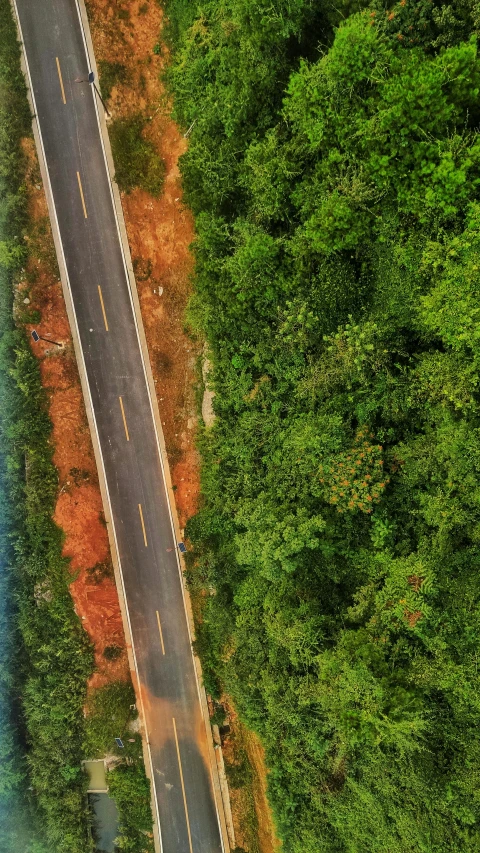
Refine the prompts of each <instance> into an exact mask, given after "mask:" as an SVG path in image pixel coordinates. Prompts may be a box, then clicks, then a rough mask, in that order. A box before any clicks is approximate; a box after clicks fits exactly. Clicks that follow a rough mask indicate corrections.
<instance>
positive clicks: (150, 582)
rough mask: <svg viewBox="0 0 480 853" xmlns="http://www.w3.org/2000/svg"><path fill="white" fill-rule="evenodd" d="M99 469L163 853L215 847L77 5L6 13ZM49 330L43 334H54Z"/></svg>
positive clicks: (194, 700) (206, 851) (181, 608)
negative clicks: (12, 26)
mask: <svg viewBox="0 0 480 853" xmlns="http://www.w3.org/2000/svg"><path fill="white" fill-rule="evenodd" d="M16 7H17V14H18V17H19V21H20V28H21V35H22V39H23V43H24V49H25V54H26V58H27V64H28V69H29V74H30V79H31V86H32V91H33V96H34V101H35V109H36V113H37V121H38V125H39V129H40V133H41V137H42V140H43V147H44V152H45V160H46V165H47V169H48V173H49V178H50V184H51V189H52V195H53V201H54V206H55V211H56V219H57V221H58V228H59V232H60V237H61V243H62V245H63V254H64V259H65V265H66V269H67V272H68V279H69V282H70V288H71V293H72V298H73V305H74V311H75V315H76V321H77V325H78V332H79V339H80V344H81V348H82V351H83V356H84V361H85V367H86V375H87V379H88V384H89V388H90V395H91V400H92V404H93V411H94V416H95V421H96V425H97V432H98V437H99V443H100V448H101V454H102V457H103V463H104V469H105V475H106V482H107V487H108V492H109V497H110V504H111V510H112V519H113V523H114V528H115V535H116V540H117V544H118V553H119V557H120V562H121V569H122V575H123V581H124V587H125V594H126V601H127V606H128V612H129V617H130V624H131V632H132V638H133V645H134V650H135V656H136V661H137V669H138V676H139V681H140V685H141V690H142V699H143V707H144V712H145V723H146V727H147V732H148V739H149V743H150V751H151V759H152V770H153V776H154V780H153V781H154V786H155V797H156V802H157V804H158V816H159V822H160V830H161V841H162V848H163V853H220V851H221V850H222V843H221V835H220V829H219V822H218V817H217V811H216V807H215V799H214V794H213V787H212V778H211V771H210V764H209V757H208V744H207V738H206V730H205V723H204V720H203V717H202V712H201V705H200V699H199V693H198V686H197V682H196V675H195V669H194V662H193V657H192V651H191V645H190V639H189V632H188V623H187V617H186V612H185V605H184V599H183V590H182V582H181V577H180V573H179V567H178V561H177V554H176V543H175V540H174V533H173V528H172V522H171V516H170V510H169V505H168V497H167V492H166V488H165V482H164V477H163V473H162V467H161V461H160V451H159V446H158V441H157V435H156V432H155V423H154V418H153V414H152V406H151V401H150V397H149V391H148V385H147V380H146V375H145V371H144V365H143V360H142V351H141V347H140V343H139V338H138V333H137V328H136V322H135V314H134V310H133V307H132V302H131V297H130V292H129V286H128V279H127V274H126V270H125V265H124V258H123V254H122V247H121V242H120V238H119V233H118V228H117V222H116V218H115V211H114V204H113V198H112V193H111V187H110V183H109V176H108V172H107V167H106V162H105V157H104V152H103V148H102V142H101V136H100V131H99V125H98V120H97V114H96V110H95V103H94V97H96V96H95V93H94V91H93V88H92V87H91V86H90V85H89V84H88V82H86V83H79V82H75V81H76V80H77V79H85V78H87V76H88V72H89V71H90V68H89V67H88V59H87V55H86V49H85V45H84V40H83V34H82V28H81V22H80V18H79V14H78V11H77V5H76V2H75V0H41V2H40V0H16ZM53 333H54V330H53V329H52V334H53Z"/></svg>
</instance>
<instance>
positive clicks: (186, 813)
mask: <svg viewBox="0 0 480 853" xmlns="http://www.w3.org/2000/svg"><path fill="white" fill-rule="evenodd" d="M172 720H173V731H174V733H175V744H176V746H177V758H178V766H179V769H180V782H181V783H182V794H183V805H184V807H185V818H186V820H187V832H188V843H189V846H190V853H193V847H192V834H191V832H190V821H189V819H188V808H187V797H186V795H185V784H184V782H183V770H182V762H181V759H180V748H179V746H178V737H177V726H176V724H175V717H172Z"/></svg>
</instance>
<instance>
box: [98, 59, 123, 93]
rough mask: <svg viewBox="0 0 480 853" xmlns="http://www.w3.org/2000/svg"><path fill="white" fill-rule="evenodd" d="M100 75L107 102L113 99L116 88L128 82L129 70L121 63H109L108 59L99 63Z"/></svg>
mask: <svg viewBox="0 0 480 853" xmlns="http://www.w3.org/2000/svg"><path fill="white" fill-rule="evenodd" d="M98 73H99V75H100V86H101V89H102V94H103V97H104V98H105V100H106V101H108V99H109V98H110V97H111V94H112V89H113V87H114V86H118V85H122V84H125V83H127V82H128V70H127V68H126V66H125V65H123V64H122V63H121V62H109V61H108V59H101V60H100V62H99V63H98Z"/></svg>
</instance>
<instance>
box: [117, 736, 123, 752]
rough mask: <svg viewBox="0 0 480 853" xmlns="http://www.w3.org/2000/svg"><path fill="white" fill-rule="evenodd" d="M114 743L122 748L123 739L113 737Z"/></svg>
mask: <svg viewBox="0 0 480 853" xmlns="http://www.w3.org/2000/svg"><path fill="white" fill-rule="evenodd" d="M115 743H116V744H117V746H119V747H120V749H123V740H122V739H121V738H120V737H116V738H115Z"/></svg>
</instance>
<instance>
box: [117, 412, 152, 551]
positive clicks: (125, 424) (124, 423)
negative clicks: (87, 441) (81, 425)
mask: <svg viewBox="0 0 480 853" xmlns="http://www.w3.org/2000/svg"><path fill="white" fill-rule="evenodd" d="M118 399H119V400H120V408H121V410H122V418H123V426H124V427H125V435H126V436H127V441H130V436H129V434H128V426H127V419H126V417H125V409H124V408H123V400H122V398H121V397H119V398H118ZM138 505H139V506H140V504H138ZM140 515H142V508H141V507H140ZM142 525H143V516H142ZM144 533H145V530H144ZM145 544H146V543H145Z"/></svg>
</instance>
